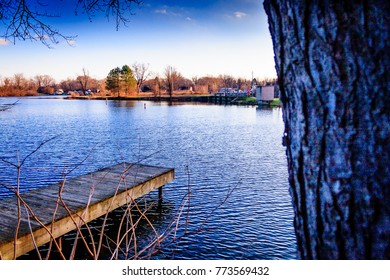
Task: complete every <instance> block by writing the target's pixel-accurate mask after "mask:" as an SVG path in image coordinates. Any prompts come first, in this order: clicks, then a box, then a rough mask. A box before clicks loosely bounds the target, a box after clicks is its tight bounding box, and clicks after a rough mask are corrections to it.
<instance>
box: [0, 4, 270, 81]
mask: <svg viewBox="0 0 390 280" xmlns="http://www.w3.org/2000/svg"><path fill="white" fill-rule="evenodd" d="M41 1H42V0H41ZM75 2H76V1H60V0H54V1H48V0H47V1H46V3H56V6H55V7H54V8H56V9H57V10H58V8H59V11H58V13H59V15H60V17H58V18H53V19H50V22H51V24H52V26H53V27H55V28H56V29H58V30H59V31H60V32H61V33H63V34H66V35H77V37H76V38H75V40H74V42H72V46H69V45H68V44H67V43H66V42H64V41H62V42H60V43H59V44H57V45H54V46H53V48H52V49H48V48H47V47H45V46H44V45H42V44H41V43H39V42H30V41H16V43H15V44H13V43H6V42H4V40H1V41H0V59H1V66H0V75H1V76H3V77H7V76H12V75H13V74H15V73H23V74H24V75H25V76H26V77H33V76H35V75H37V74H48V75H51V76H53V77H54V78H55V79H56V80H57V81H58V82H59V81H60V80H63V79H66V78H67V77H71V78H72V77H73V78H74V77H75V76H76V75H77V74H81V73H82V68H86V69H87V70H88V71H89V74H90V76H92V77H94V78H98V79H101V78H104V77H106V76H107V74H108V72H109V71H110V69H112V68H115V67H117V66H122V65H124V64H128V65H131V64H133V63H134V62H141V63H147V64H149V65H150V70H151V71H153V72H154V73H155V74H160V75H162V72H163V70H164V68H165V67H166V66H167V65H171V66H173V67H175V68H176V69H177V70H178V71H179V72H181V73H182V74H183V75H184V76H185V77H187V78H191V77H194V76H198V77H201V76H204V75H213V76H216V75H219V74H228V75H233V76H235V77H245V78H251V76H252V72H253V76H254V77H257V78H263V77H276V72H275V67H274V58H273V51H272V42H271V37H270V35H269V31H268V24H267V17H266V15H265V12H264V10H263V7H262V1H261V0H225V1H222V0H214V1H213V0H210V1H206V0H197V1H186V0H182V1H179V0H167V1H162V0H159V1H158V0H144V4H143V5H142V6H141V7H140V8H137V7H135V9H134V11H133V12H134V13H135V15H134V16H132V17H131V19H130V22H129V23H128V25H127V27H124V26H120V28H119V30H118V31H116V28H115V20H114V19H113V18H111V19H110V21H107V19H106V18H104V17H103V16H102V15H97V16H95V17H94V18H93V19H92V22H90V21H89V20H88V18H87V17H86V16H85V15H83V14H81V13H79V14H78V16H77V17H75V16H74V3H75ZM70 3H72V5H70ZM67 5H68V6H67ZM54 8H53V7H51V6H48V8H47V9H49V11H50V9H54Z"/></svg>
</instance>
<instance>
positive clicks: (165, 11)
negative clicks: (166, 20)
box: [154, 9, 168, 15]
mask: <svg viewBox="0 0 390 280" xmlns="http://www.w3.org/2000/svg"><path fill="white" fill-rule="evenodd" d="M154 12H155V13H156V14H163V15H167V14H168V11H167V9H158V10H154Z"/></svg>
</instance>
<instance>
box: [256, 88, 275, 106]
mask: <svg viewBox="0 0 390 280" xmlns="http://www.w3.org/2000/svg"><path fill="white" fill-rule="evenodd" d="M274 97H275V86H257V87H256V100H257V101H262V102H268V101H272V100H274Z"/></svg>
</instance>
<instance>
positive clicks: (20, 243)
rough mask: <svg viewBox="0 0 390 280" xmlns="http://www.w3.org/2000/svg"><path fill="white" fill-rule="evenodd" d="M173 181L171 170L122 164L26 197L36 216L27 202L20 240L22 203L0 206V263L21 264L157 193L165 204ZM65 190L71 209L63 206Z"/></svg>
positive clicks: (0, 202) (11, 200) (13, 200)
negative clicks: (20, 259)
mask: <svg viewBox="0 0 390 280" xmlns="http://www.w3.org/2000/svg"><path fill="white" fill-rule="evenodd" d="M173 179H174V170H173V169H171V168H162V167H156V166H148V165H140V164H131V163H121V164H118V165H114V166H111V167H107V168H104V169H101V170H98V171H96V172H92V173H89V174H86V175H82V176H79V177H76V178H73V179H66V180H65V182H63V183H59V184H56V185H51V186H48V187H44V188H40V189H37V190H33V191H29V192H27V193H24V194H21V196H20V197H21V199H23V201H24V202H25V203H26V204H27V205H28V206H29V208H30V209H31V211H28V210H26V207H25V206H24V203H23V202H22V204H21V208H20V209H21V217H20V226H19V230H18V234H17V238H16V236H15V231H16V228H17V223H18V207H17V198H16V196H15V197H12V198H8V199H4V200H0V259H14V258H17V257H19V256H21V255H23V254H25V253H27V252H29V251H31V250H34V249H35V247H34V246H38V247H39V246H41V245H43V244H46V243H48V242H49V241H50V240H51V239H52V238H58V237H61V236H62V235H64V234H65V233H67V232H69V231H72V230H74V229H76V227H77V225H80V223H81V224H82V223H83V222H85V223H87V222H89V221H91V220H93V219H96V218H98V217H101V216H103V215H105V214H106V213H107V212H109V211H112V210H114V209H116V208H118V207H120V206H122V205H125V204H128V203H131V202H132V201H133V200H134V199H137V198H139V197H141V196H143V195H145V194H147V193H149V192H151V191H152V190H154V189H156V188H159V198H160V199H161V196H162V193H161V187H162V186H163V185H165V184H167V183H168V182H170V181H172V180H173ZM61 186H63V187H61ZM59 190H61V198H62V200H63V202H64V203H65V205H66V207H64V205H63V203H61V202H57V201H58V198H59ZM88 201H90V202H89V203H88ZM56 208H57V210H56ZM29 212H30V213H29ZM31 212H33V214H34V215H35V216H36V217H38V219H39V222H38V221H37V219H34V217H33V215H32V214H31ZM54 213H55V215H54ZM70 213H71V215H70ZM53 216H54V217H53ZM32 237H34V239H33V238H32ZM33 241H34V242H35V245H34V242H33Z"/></svg>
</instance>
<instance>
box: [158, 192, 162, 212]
mask: <svg viewBox="0 0 390 280" xmlns="http://www.w3.org/2000/svg"><path fill="white" fill-rule="evenodd" d="M162 188H163V186H161V187H159V188H158V209H159V210H160V211H161V209H162V200H163V193H162Z"/></svg>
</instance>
